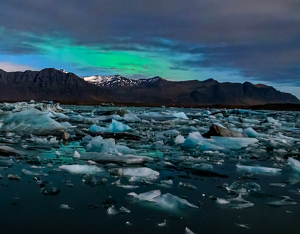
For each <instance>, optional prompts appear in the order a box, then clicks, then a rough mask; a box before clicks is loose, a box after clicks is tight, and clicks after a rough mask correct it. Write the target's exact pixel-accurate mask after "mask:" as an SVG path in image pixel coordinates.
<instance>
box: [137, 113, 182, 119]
mask: <svg viewBox="0 0 300 234" xmlns="http://www.w3.org/2000/svg"><path fill="white" fill-rule="evenodd" d="M138 118H140V119H142V120H155V121H167V120H172V119H176V118H177V117H176V116H174V115H172V114H159V113H157V112H148V113H143V114H141V115H139V116H138Z"/></svg>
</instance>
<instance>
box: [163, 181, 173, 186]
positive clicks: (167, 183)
mask: <svg viewBox="0 0 300 234" xmlns="http://www.w3.org/2000/svg"><path fill="white" fill-rule="evenodd" d="M160 183H161V184H165V185H169V186H173V180H161V181H160Z"/></svg>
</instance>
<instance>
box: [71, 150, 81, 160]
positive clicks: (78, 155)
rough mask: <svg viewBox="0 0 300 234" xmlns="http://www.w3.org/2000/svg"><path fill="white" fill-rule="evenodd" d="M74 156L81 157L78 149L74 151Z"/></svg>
mask: <svg viewBox="0 0 300 234" xmlns="http://www.w3.org/2000/svg"><path fill="white" fill-rule="evenodd" d="M73 158H80V154H79V153H78V152H77V151H76V150H75V151H74V154H73Z"/></svg>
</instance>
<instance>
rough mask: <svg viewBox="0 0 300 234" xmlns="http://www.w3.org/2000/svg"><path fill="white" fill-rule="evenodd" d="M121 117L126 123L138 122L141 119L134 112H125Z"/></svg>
mask: <svg viewBox="0 0 300 234" xmlns="http://www.w3.org/2000/svg"><path fill="white" fill-rule="evenodd" d="M123 118H124V121H125V122H126V123H139V122H141V119H140V118H138V117H137V116H136V115H135V114H125V115H124V117H123Z"/></svg>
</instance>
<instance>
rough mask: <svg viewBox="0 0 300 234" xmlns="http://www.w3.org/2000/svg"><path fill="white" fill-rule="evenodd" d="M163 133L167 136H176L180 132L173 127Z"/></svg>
mask: <svg viewBox="0 0 300 234" xmlns="http://www.w3.org/2000/svg"><path fill="white" fill-rule="evenodd" d="M163 134H164V135H166V136H171V137H176V136H178V135H179V134H180V132H179V131H177V130H175V129H173V130H167V131H165V132H164V133H163Z"/></svg>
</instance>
